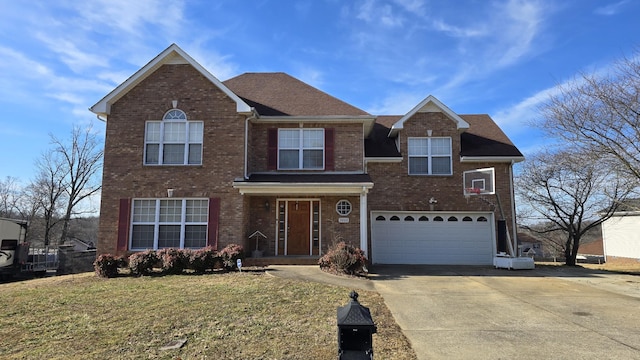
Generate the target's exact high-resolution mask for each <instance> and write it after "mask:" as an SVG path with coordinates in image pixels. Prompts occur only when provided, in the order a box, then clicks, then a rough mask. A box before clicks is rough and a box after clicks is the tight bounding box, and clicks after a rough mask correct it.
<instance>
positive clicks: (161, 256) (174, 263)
mask: <svg viewBox="0 0 640 360" xmlns="http://www.w3.org/2000/svg"><path fill="white" fill-rule="evenodd" d="M156 256H157V258H158V260H159V261H160V262H161V266H162V272H163V273H164V274H172V275H179V274H182V270H184V269H185V268H186V267H187V261H188V260H189V258H188V255H187V253H186V252H185V250H181V249H175V248H164V249H160V250H158V251H157V252H156Z"/></svg>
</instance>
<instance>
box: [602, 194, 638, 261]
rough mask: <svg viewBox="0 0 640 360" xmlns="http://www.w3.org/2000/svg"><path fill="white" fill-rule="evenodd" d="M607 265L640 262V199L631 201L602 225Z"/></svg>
mask: <svg viewBox="0 0 640 360" xmlns="http://www.w3.org/2000/svg"><path fill="white" fill-rule="evenodd" d="M602 243H603V248H604V258H605V261H606V262H607V263H638V262H640V199H636V200H629V201H627V202H625V203H624V204H622V205H621V206H620V208H619V209H618V211H616V213H615V214H614V215H613V216H612V217H610V218H609V219H607V220H605V221H604V222H603V223H602Z"/></svg>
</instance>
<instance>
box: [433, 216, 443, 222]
mask: <svg viewBox="0 0 640 360" xmlns="http://www.w3.org/2000/svg"><path fill="white" fill-rule="evenodd" d="M433 221H444V219H443V218H442V216H436V217H434V218H433Z"/></svg>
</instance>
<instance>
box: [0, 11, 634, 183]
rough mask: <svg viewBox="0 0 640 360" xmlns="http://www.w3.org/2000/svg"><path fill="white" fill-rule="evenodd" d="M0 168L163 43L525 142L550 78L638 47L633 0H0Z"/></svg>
mask: <svg viewBox="0 0 640 360" xmlns="http://www.w3.org/2000/svg"><path fill="white" fill-rule="evenodd" d="M0 13H2V14H3V21H2V22H0V59H2V60H0V107H1V108H2V111H1V112H0V139H1V141H0V178H5V177H6V176H13V177H17V178H18V179H19V180H21V181H23V182H27V181H28V180H29V179H30V178H31V177H32V176H33V168H34V165H33V164H34V161H35V160H36V158H38V157H39V156H40V154H41V153H42V152H43V151H46V150H47V149H48V148H50V144H49V133H52V134H54V135H56V136H58V137H63V138H64V137H66V136H68V134H69V132H70V130H71V127H72V126H73V125H74V124H80V125H85V124H89V123H93V125H94V128H95V129H96V130H97V131H99V132H100V134H103V133H104V128H105V125H104V123H101V122H99V121H97V120H96V119H95V116H94V115H93V114H92V113H90V112H89V111H88V110H87V109H88V108H89V107H90V106H91V105H93V104H94V103H96V102H97V101H98V100H100V99H101V98H102V97H103V96H104V95H106V94H107V93H108V92H109V91H111V90H112V89H113V88H115V87H116V86H117V85H118V84H120V83H121V82H122V81H124V80H125V79H126V78H127V77H128V76H130V75H131V74H133V73H134V72H135V71H137V70H138V69H139V68H140V67H142V66H143V65H144V64H146V63H147V62H148V61H149V60H151V59H152V58H153V57H154V56H156V55H157V54H158V53H159V52H161V51H162V50H164V49H165V48H166V47H168V46H169V45H170V44H171V43H176V44H178V45H179V46H180V47H181V48H183V49H184V50H185V51H187V53H189V54H190V55H191V56H192V57H193V58H194V59H196V60H197V61H198V62H200V63H201V64H202V65H203V66H204V67H205V68H207V69H208V70H209V71H210V72H211V73H212V74H214V75H215V76H216V77H217V78H218V79H220V80H223V81H224V80H226V79H228V78H230V77H233V76H235V75H238V74H241V73H244V72H262V71H265V72H270V71H283V72H286V73H289V74H291V75H293V76H295V77H297V78H299V79H301V80H303V81H305V82H307V83H309V84H311V85H313V86H316V87H318V88H320V89H322V90H324V91H326V92H328V93H329V94H331V95H334V96H336V97H338V98H340V99H342V100H344V101H347V102H349V103H351V104H353V105H355V106H357V107H359V108H361V109H363V110H365V111H368V112H370V113H372V114H376V115H387V114H396V115H398V114H404V113H406V112H407V111H409V110H410V109H411V108H412V107H413V106H415V105H417V104H418V103H419V102H420V101H421V100H422V99H424V98H425V97H427V96H428V95H429V94H432V95H434V96H435V97H437V98H438V99H440V100H441V101H442V102H444V103H445V104H446V105H448V106H449V107H450V108H451V109H452V110H453V111H455V112H457V113H460V114H475V113H487V114H489V115H491V116H492V117H493V118H494V119H495V120H496V121H497V122H498V123H499V124H500V126H502V128H503V130H504V131H505V132H506V133H507V135H508V136H509V137H510V138H511V139H512V141H513V142H514V143H515V144H516V145H517V146H518V147H519V148H520V149H521V150H522V151H523V152H524V153H525V155H526V154H528V153H531V152H532V151H535V150H536V149H538V148H540V147H541V146H543V145H544V144H545V143H547V142H548V140H547V139H545V138H544V137H543V136H541V135H540V133H539V132H538V131H536V130H535V129H532V128H530V127H528V126H527V123H528V122H529V121H530V120H532V119H534V118H535V117H536V116H537V113H536V106H537V105H538V104H539V103H540V101H542V100H544V99H545V98H546V97H547V96H548V94H549V93H550V92H552V91H553V87H554V86H555V85H557V84H561V83H563V82H566V81H568V80H570V79H571V78H573V77H574V76H576V75H577V74H579V73H580V72H593V71H606V69H607V68H608V67H609V66H611V63H612V62H613V61H614V60H615V59H618V58H620V57H622V56H625V55H630V54H631V52H632V51H633V50H634V48H637V47H638V46H639V45H640V25H639V24H638V16H639V15H640V1H637V0H622V1H620V0H611V1H608V0H601V1H595V0H573V1H571V0H565V1H555V0H538V1H526V0H495V1H484V0H477V1H472V0H464V1H463V0H455V1H444V0H441V1H435V0H353V1H339V0H303V1H285V0H255V1H249V0H228V1H225V0H216V1H206V0H202V1H186V0H185V1H178V0H176V1H171V0H162V1H153V0H135V1H131V0H97V1H93V0H84V1H75V0H57V1H49V0H42V1H37V0H32V1H27V0H18V1H15V0H0Z"/></svg>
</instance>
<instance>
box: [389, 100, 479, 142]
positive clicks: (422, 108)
mask: <svg viewBox="0 0 640 360" xmlns="http://www.w3.org/2000/svg"><path fill="white" fill-rule="evenodd" d="M417 112H442V113H444V114H445V115H447V117H448V118H449V119H451V120H452V121H453V122H454V123H456V127H457V128H458V129H459V130H464V129H468V128H469V124H467V122H466V121H464V120H463V119H462V118H461V117H460V116H458V114H456V113H454V112H453V111H452V110H451V109H449V107H447V106H446V105H445V104H443V103H442V102H441V101H440V100H438V99H436V97H435V96H433V95H429V96H427V98H426V99H424V100H422V101H421V102H420V103H419V104H418V105H416V106H415V107H414V108H413V109H411V111H409V112H408V113H407V114H406V115H404V116H403V117H402V118H400V120H398V121H397V122H396V123H395V124H393V125H392V126H391V131H390V132H389V136H395V134H397V133H398V131H399V130H401V129H403V128H404V122H405V121H407V120H408V119H410V118H411V117H412V116H413V115H414V114H415V113H417Z"/></svg>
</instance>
